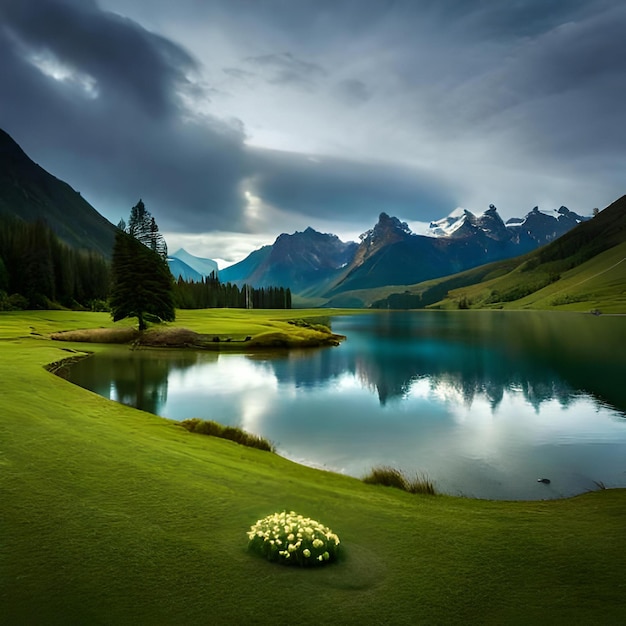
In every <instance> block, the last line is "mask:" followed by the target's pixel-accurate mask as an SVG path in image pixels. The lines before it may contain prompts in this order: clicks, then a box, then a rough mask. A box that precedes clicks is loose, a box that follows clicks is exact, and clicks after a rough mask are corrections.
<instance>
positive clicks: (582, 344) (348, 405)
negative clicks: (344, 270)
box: [70, 312, 626, 498]
mask: <svg viewBox="0 0 626 626" xmlns="http://www.w3.org/2000/svg"><path fill="white" fill-rule="evenodd" d="M334 330H335V331H337V332H340V333H342V334H345V335H347V336H348V340H347V341H346V342H345V343H344V344H342V345H341V346H340V347H339V348H333V349H324V350H317V351H302V352H297V351H296V352H288V353H284V354H280V355H277V354H275V353H273V354H265V355H264V354H254V355H235V354H223V355H218V354H217V353H193V352H183V353H176V352H169V351H168V352H163V351H152V350H150V351H137V352H129V351H127V350H126V351H120V350H113V351H111V352H108V353H105V354H102V355H98V356H97V357H95V358H92V359H87V360H86V361H84V362H82V363H80V364H79V365H78V366H76V367H75V368H73V369H72V371H71V373H70V377H71V380H72V381H73V382H76V383H78V384H81V385H82V386H85V387H87V388H90V389H92V390H94V391H96V392H97V393H100V394H101V395H104V396H106V397H109V398H112V399H118V400H120V401H123V402H125V403H128V404H133V405H134V406H137V407H139V408H143V409H144V410H148V411H152V412H154V413H157V414H160V415H164V416H166V417H170V418H173V419H184V418H187V417H192V416H195V417H201V418H204V419H215V420H217V421H220V422H222V423H225V424H232V425H237V426H241V427H243V428H245V429H246V430H249V431H251V432H255V433H258V434H261V435H263V436H265V437H267V438H269V439H271V440H273V441H274V442H276V444H277V445H278V449H279V451H280V452H281V453H282V454H285V455H286V456H289V457H290V458H293V459H294V460H298V461H301V462H306V463H309V464H314V465H318V466H322V467H327V468H329V469H332V470H335V471H344V472H346V473H349V474H352V475H356V476H359V475H362V474H363V473H365V472H366V471H368V470H369V468H370V467H371V466H372V465H376V464H392V465H395V466H397V467H401V468H403V469H405V470H407V471H412V470H425V471H427V472H428V473H429V474H430V475H431V477H433V478H434V479H435V480H436V482H437V485H438V487H439V488H440V489H442V490H444V491H447V492H450V493H463V494H465V495H474V496H479V497H497V498H542V497H558V496H562V495H571V494H573V493H579V492H580V491H584V490H585V489H590V488H593V487H594V482H593V481H594V480H602V481H603V482H605V483H606V484H607V485H613V486H617V485H626V462H625V461H624V459H626V419H624V414H625V410H626V399H625V396H624V393H625V391H624V388H623V386H622V379H623V375H624V372H625V371H626V368H625V361H624V356H623V355H622V354H621V353H620V352H619V351H618V350H615V349H614V347H615V346H619V345H623V342H624V339H626V324H624V322H623V321H622V319H620V318H604V317H602V318H594V317H592V316H582V315H564V316H563V315H555V314H547V315H546V314H534V313H523V314H519V313H517V314H516V313H513V314H505V313H501V312H498V313H495V312H493V313H475V312H470V313H468V312H459V313H456V312H455V313H440V312H432V313H430V312H428V313H423V312H420V313H413V314H406V313H405V314H396V315H393V314H389V315H385V314H383V315H374V316H354V317H350V318H338V319H336V320H335V321H334ZM542 475H547V476H549V477H550V478H552V483H551V485H550V487H546V486H544V485H538V484H537V482H536V478H537V477H538V476H542Z"/></svg>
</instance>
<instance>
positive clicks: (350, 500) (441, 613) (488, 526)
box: [0, 311, 626, 626]
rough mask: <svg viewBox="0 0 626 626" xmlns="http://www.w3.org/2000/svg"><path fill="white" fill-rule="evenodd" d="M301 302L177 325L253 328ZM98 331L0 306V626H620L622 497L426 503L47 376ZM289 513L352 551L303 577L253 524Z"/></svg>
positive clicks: (56, 316)
mask: <svg viewBox="0 0 626 626" xmlns="http://www.w3.org/2000/svg"><path fill="white" fill-rule="evenodd" d="M294 313H295V312H293V311H291V312H288V311H281V312H274V311H272V312H247V311H245V312H244V311H211V312H206V311H205V312H181V313H180V315H179V319H178V321H177V324H180V325H181V326H186V327H188V328H192V329H193V330H196V331H197V332H215V333H220V334H221V333H224V334H226V333H232V334H235V333H240V334H246V335H248V334H249V335H255V334H258V333H262V332H266V331H268V329H271V328H276V327H280V328H283V327H284V326H285V325H286V322H285V320H286V319H289V318H291V317H294ZM302 315H303V314H302V313H301V312H297V316H298V317H301V316H302ZM278 318H280V321H273V320H277V319H278ZM99 326H111V322H110V320H109V318H108V316H107V315H106V314H98V313H73V312H53V311H44V312H37V313H35V312H33V313H24V312H21V313H0V377H1V378H0V379H1V380H2V387H1V391H0V394H1V400H2V405H1V406H2V414H1V418H0V470H1V471H0V502H1V503H2V508H1V511H2V513H1V518H0V531H1V536H2V543H1V544H0V545H1V548H0V549H1V555H0V607H1V609H0V623H2V624H7V625H9V624H11V625H22V624H28V625H31V624H35V625H37V624H42V625H46V626H47V625H53V624H64V625H67V624H81V625H82V624H85V625H92V624H134V625H144V624H146V625H152V624H164V625H165V624H168V625H169V624H184V625H187V624H189V625H193V624H229V625H232V624H294V623H298V624H454V623H464V624H467V623H481V624H485V623H498V624H502V623H520V624H521V623H524V624H530V623H532V624H538V623H542V624H554V623H567V622H569V623H572V624H575V623H580V624H583V623H584V624H589V623H593V624H617V623H624V622H626V582H625V581H624V576H623V573H624V571H625V570H626V533H625V532H624V528H625V520H626V490H623V489H622V490H601V491H596V492H593V493H588V494H584V495H581V496H579V497H576V498H572V499H567V500H556V501H555V500H551V501H545V502H492V501H480V500H472V499H467V498H456V497H448V496H426V495H412V494H408V493H405V492H401V491H398V490H394V489H392V488H386V487H378V486H375V485H366V484H364V483H362V482H361V481H359V480H357V479H354V478H350V477H347V476H342V475H339V474H333V473H329V472H323V471H320V470H315V469H311V468H307V467H303V466H299V465H297V464H295V463H293V462H290V461H287V460H286V459H283V458H281V457H279V456H277V455H274V454H271V453H269V452H263V451H260V450H256V449H251V448H246V447H242V446H239V445H237V444H235V443H233V442H230V441H225V440H221V439H215V438H212V437H206V436H202V435H196V434H193V433H189V432H187V431H186V430H185V429H184V428H182V427H181V426H179V425H178V424H176V423H174V422H170V421H168V420H165V419H162V418H159V417H155V416H153V415H150V414H147V413H143V412H141V411H137V410H134V409H131V408H128V407H125V406H122V405H118V404H115V403H112V402H109V401H107V400H104V399H103V398H101V397H99V396H97V395H95V394H92V393H89V392H87V391H85V390H83V389H80V388H78V387H75V386H73V385H71V384H70V383H68V382H66V381H65V380H63V379H61V378H58V377H55V376H53V375H52V374H50V373H49V372H47V371H46V370H45V369H44V365H46V364H48V363H51V362H54V361H58V360H60V359H62V358H63V357H65V356H68V355H69V353H68V352H67V350H68V349H69V350H81V349H85V348H86V349H89V350H102V349H106V348H105V347H102V346H98V345H94V344H89V345H88V346H84V345H81V344H76V343H58V342H53V341H50V340H49V339H47V336H48V335H49V333H51V332H53V331H58V330H68V329H75V328H93V327H99ZM328 349H332V348H328ZM282 510H287V511H290V510H295V511H296V512H298V513H302V514H303V515H305V516H308V517H312V518H314V519H316V520H318V521H320V522H321V523H323V524H325V525H327V526H329V527H330V528H331V529H332V530H333V531H334V532H335V533H337V534H338V535H339V537H340V538H341V548H342V551H343V556H342V559H341V560H340V561H339V562H337V563H334V564H331V565H328V566H325V567H319V568H315V569H298V568H292V567H285V566H282V565H278V564H273V563H269V562H267V561H264V560H262V559H261V558H259V557H256V556H255V555H253V554H250V553H249V552H248V551H247V550H246V545H247V541H248V538H247V536H246V532H247V531H248V530H249V528H250V526H251V525H252V524H254V523H255V522H256V521H257V519H259V518H261V517H265V516H266V515H269V514H271V513H274V512H276V511H282Z"/></svg>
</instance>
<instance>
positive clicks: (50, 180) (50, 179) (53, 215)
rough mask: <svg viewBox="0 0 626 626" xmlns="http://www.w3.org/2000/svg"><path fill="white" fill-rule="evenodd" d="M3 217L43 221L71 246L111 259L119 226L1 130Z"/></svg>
mask: <svg viewBox="0 0 626 626" xmlns="http://www.w3.org/2000/svg"><path fill="white" fill-rule="evenodd" d="M0 215H8V216H15V217H20V218H22V219H23V220H25V221H27V222H33V221H35V220H37V219H43V220H45V222H46V223H47V224H48V226H49V227H50V228H51V229H52V230H53V231H54V232H55V233H56V234H57V235H58V236H59V237H60V238H61V239H62V240H63V241H65V242H66V243H67V244H69V245H70V246H72V247H74V248H87V249H90V250H93V251H96V252H99V253H100V254H102V255H104V256H105V257H110V256H111V251H112V250H113V239H114V236H115V226H113V224H111V223H110V222H109V221H108V220H106V219H105V218H104V217H102V215H100V214H99V213H98V212H97V211H96V210H95V209H94V208H93V207H92V206H91V205H90V204H89V203H88V202H87V201H86V200H85V199H84V198H83V197H82V196H81V195H80V193H78V192H77V191H75V190H74V189H72V188H71V187H70V186H69V185H68V184H67V183H65V182H63V181H61V180H59V179H58V178H55V177H54V176H52V175H51V174H49V173H48V172H46V170H44V169H43V168H41V167H40V166H39V165H37V164H36V163H34V162H33V161H31V159H29V158H28V156H27V155H26V154H25V153H24V152H23V150H22V149H21V148H20V147H19V146H18V145H17V143H15V141H14V140H13V139H12V138H11V137H10V136H9V135H8V134H7V133H5V132H4V131H3V130H1V129H0Z"/></svg>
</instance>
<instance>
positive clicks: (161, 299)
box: [110, 230, 176, 330]
mask: <svg viewBox="0 0 626 626" xmlns="http://www.w3.org/2000/svg"><path fill="white" fill-rule="evenodd" d="M111 274H112V278H113V285H112V288H111V300H110V304H111V315H112V316H113V321H114V322H117V321H119V320H121V319H124V318H126V317H136V318H137V322H138V325H139V330H145V329H146V328H147V323H146V316H154V317H157V318H159V319H161V320H164V321H168V322H169V321H174V319H175V318H176V310H175V308H174V298H173V288H174V278H173V276H172V274H171V272H170V270H169V267H168V265H167V262H166V261H165V260H164V259H163V258H162V257H161V256H159V255H158V254H157V253H155V252H154V251H152V250H151V249H150V248H148V247H147V246H145V245H143V244H142V243H141V242H140V241H139V240H138V239H135V238H134V237H133V236H132V235H129V234H128V233H125V232H123V231H121V230H119V231H118V232H117V233H116V236H115V246H114V248H113V261H112V267H111Z"/></svg>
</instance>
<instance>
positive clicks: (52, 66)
mask: <svg viewBox="0 0 626 626" xmlns="http://www.w3.org/2000/svg"><path fill="white" fill-rule="evenodd" d="M27 59H28V61H29V62H30V63H32V64H33V65H34V66H35V67H36V68H37V69H38V70H39V71H40V72H41V73H42V74H45V75H46V76H49V77H50V78H54V80H56V81H59V82H63V83H68V84H70V85H75V86H77V87H79V88H80V90H81V91H82V92H83V94H84V95H85V96H87V98H89V99H90V100H95V99H96V98H97V97H98V96H99V91H98V83H97V81H96V79H95V78H93V76H90V75H89V74H86V73H84V72H80V71H78V70H75V69H74V68H72V67H70V66H69V65H66V64H64V63H62V62H61V61H59V60H58V59H57V58H56V57H54V56H53V55H51V54H46V53H41V52H33V53H32V54H30V55H29V56H28V57H27Z"/></svg>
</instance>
